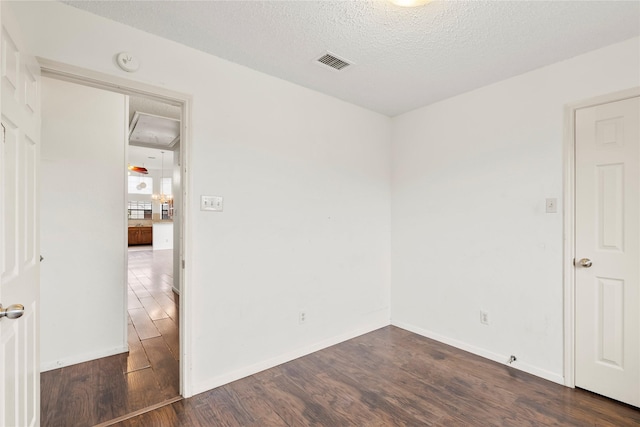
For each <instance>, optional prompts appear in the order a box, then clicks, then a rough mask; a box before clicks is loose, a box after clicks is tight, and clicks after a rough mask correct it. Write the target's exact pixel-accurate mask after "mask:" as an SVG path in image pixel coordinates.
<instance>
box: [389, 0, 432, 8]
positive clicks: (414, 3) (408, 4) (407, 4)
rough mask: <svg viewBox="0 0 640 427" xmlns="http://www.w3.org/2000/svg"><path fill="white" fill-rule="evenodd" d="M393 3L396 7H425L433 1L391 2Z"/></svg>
mask: <svg viewBox="0 0 640 427" xmlns="http://www.w3.org/2000/svg"><path fill="white" fill-rule="evenodd" d="M389 1H390V2H391V3H393V4H395V5H396V6H401V7H416V6H424V5H425V4H427V3H429V2H430V1H431V0H389Z"/></svg>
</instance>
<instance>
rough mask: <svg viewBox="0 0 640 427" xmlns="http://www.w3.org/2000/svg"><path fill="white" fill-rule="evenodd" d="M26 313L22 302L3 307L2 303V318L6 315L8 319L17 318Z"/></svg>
mask: <svg viewBox="0 0 640 427" xmlns="http://www.w3.org/2000/svg"><path fill="white" fill-rule="evenodd" d="M23 314H24V305H22V304H11V305H10V306H9V307H7V308H2V304H0V319H2V318H3V317H6V318H8V319H17V318H18V317H21V316H22V315H23Z"/></svg>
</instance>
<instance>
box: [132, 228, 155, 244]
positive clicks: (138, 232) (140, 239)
mask: <svg viewBox="0 0 640 427" xmlns="http://www.w3.org/2000/svg"><path fill="white" fill-rule="evenodd" d="M152 243H153V227H129V246H133V245H150V244H152Z"/></svg>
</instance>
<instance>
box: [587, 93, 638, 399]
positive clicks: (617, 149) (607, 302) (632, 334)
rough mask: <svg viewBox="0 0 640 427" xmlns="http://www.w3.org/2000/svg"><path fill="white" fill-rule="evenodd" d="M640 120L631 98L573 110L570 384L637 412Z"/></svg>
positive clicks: (633, 99) (636, 100)
mask: <svg viewBox="0 0 640 427" xmlns="http://www.w3.org/2000/svg"><path fill="white" fill-rule="evenodd" d="M639 118H640V97H634V98H630V99H626V100H621V101H616V102H611V103H608V104H602V105H597V106H593V107H589V108H582V109H579V110H577V111H576V128H575V132H576V153H575V154H576V218H575V235H576V240H575V254H576V262H575V264H576V272H575V273H576V274H575V277H576V283H575V292H576V293H575V297H576V334H575V336H576V343H575V344H576V360H575V380H576V381H575V383H576V386H578V387H581V388H585V389H587V390H591V391H593V392H595V393H599V394H602V395H605V396H608V397H611V398H613V399H616V400H619V401H622V402H625V403H628V404H631V405H635V406H640V316H639V312H640V292H639V290H638V289H639V287H640V285H639V280H640V250H639V244H640V211H639V199H640V172H639V168H640V147H639V146H640V136H639V133H638V128H639V125H638V122H639ZM583 259H584V260H583ZM581 260H583V261H582V262H581ZM590 264H591V265H590Z"/></svg>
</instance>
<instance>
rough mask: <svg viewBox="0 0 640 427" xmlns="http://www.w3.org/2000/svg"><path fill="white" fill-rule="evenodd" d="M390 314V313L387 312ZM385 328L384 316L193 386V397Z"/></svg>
mask: <svg viewBox="0 0 640 427" xmlns="http://www.w3.org/2000/svg"><path fill="white" fill-rule="evenodd" d="M387 314H388V312H387ZM385 326H389V318H388V316H384V318H383V319H379V320H377V321H373V322H371V323H370V324H368V325H367V326H362V327H359V328H356V329H354V330H352V331H349V332H347V333H344V334H341V335H338V336H335V337H331V338H329V339H326V340H323V341H320V342H318V343H315V344H312V345H309V346H306V347H303V348H300V349H297V350H294V351H290V352H288V353H285V354H282V355H280V356H277V357H274V358H271V359H268V360H265V361H263V362H259V363H256V364H253V365H250V366H247V367H245V368H242V369H238V370H236V371H233V372H229V373H227V374H224V375H220V376H217V377H215V378H211V379H209V380H207V381H203V382H201V383H195V384H194V385H193V395H196V394H199V393H203V392H205V391H208V390H211V389H214V388H216V387H220V386H221V385H225V384H228V383H230V382H233V381H236V380H239V379H241V378H245V377H248V376H250V375H253V374H257V373H258V372H262V371H265V370H267V369H270V368H273V367H275V366H278V365H282V364H283V363H287V362H290V361H292V360H295V359H297V358H299V357H302V356H306V355H307V354H311V353H314V352H316V351H319V350H322V349H325V348H327V347H331V346H332V345H336V344H340V343H341V342H344V341H347V340H350V339H352V338H356V337H359V336H360V335H364V334H367V333H369V332H372V331H375V330H376V329H380V328H384V327H385Z"/></svg>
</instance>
